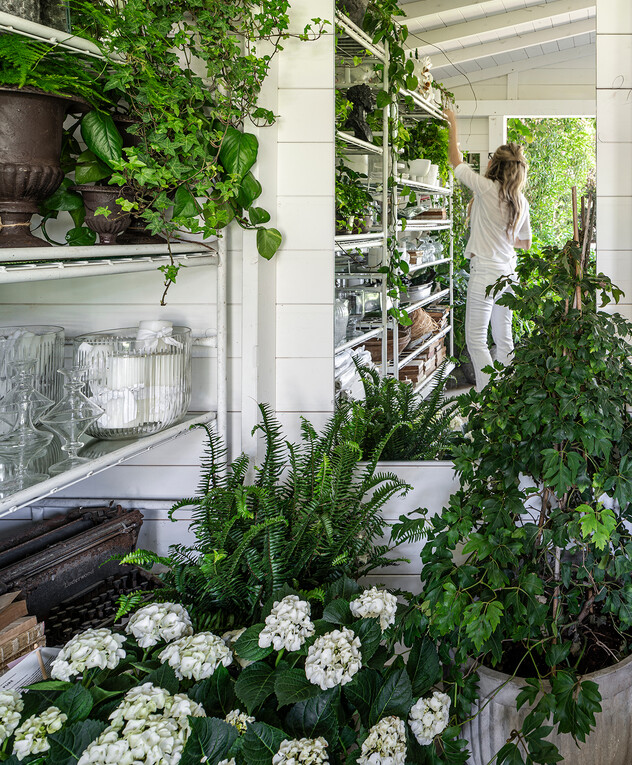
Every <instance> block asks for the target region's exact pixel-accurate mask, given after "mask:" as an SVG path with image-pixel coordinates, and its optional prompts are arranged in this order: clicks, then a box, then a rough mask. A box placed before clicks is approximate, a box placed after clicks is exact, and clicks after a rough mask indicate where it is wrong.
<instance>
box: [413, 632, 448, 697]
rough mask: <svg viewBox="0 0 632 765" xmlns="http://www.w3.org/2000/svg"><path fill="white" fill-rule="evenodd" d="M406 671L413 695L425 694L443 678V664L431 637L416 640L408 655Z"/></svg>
mask: <svg viewBox="0 0 632 765" xmlns="http://www.w3.org/2000/svg"><path fill="white" fill-rule="evenodd" d="M406 672H407V673H408V677H409V678H410V684H411V688H412V692H413V696H424V695H425V694H426V693H427V692H428V691H429V690H430V688H432V686H433V685H434V684H435V683H437V682H439V680H440V679H441V665H440V663H439V655H438V653H437V649H436V648H435V644H434V643H433V642H432V640H430V638H427V637H425V638H424V639H423V640H420V641H416V642H415V644H414V645H413V647H412V650H411V652H410V654H409V656H408V661H407V663H406Z"/></svg>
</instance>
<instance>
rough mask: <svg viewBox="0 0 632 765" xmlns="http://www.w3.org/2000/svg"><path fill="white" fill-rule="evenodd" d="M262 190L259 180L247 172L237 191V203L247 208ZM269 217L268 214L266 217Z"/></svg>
mask: <svg viewBox="0 0 632 765" xmlns="http://www.w3.org/2000/svg"><path fill="white" fill-rule="evenodd" d="M262 191H263V189H262V188H261V184H260V183H259V181H258V180H257V179H256V178H255V177H254V175H253V174H252V173H251V172H247V173H246V175H244V177H243V179H242V181H241V185H240V187H239V191H238V193H237V204H238V205H239V206H240V207H243V208H244V209H248V208H249V207H250V205H251V204H252V203H253V202H254V201H255V199H257V198H258V197H260V196H261V192H262ZM269 217H270V216H268V219H269Z"/></svg>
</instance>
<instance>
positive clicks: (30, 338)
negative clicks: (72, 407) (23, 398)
mask: <svg viewBox="0 0 632 765" xmlns="http://www.w3.org/2000/svg"><path fill="white" fill-rule="evenodd" d="M27 359H34V360H35V369H34V375H35V378H34V383H33V385H34V387H35V389H36V390H37V391H39V392H40V393H42V394H43V395H44V396H47V397H48V398H49V399H51V401H53V402H57V401H59V400H60V399H61V397H62V387H63V386H62V381H61V378H60V376H59V375H58V374H57V370H58V369H60V368H61V367H63V366H64V328H63V327H54V326H48V325H42V324H36V325H30V326H29V325H27V326H23V327H0V398H2V397H3V396H4V395H5V394H6V392H7V390H8V388H9V386H10V376H11V374H10V369H11V364H12V363H13V362H16V361H25V360H27Z"/></svg>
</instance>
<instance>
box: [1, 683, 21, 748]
mask: <svg viewBox="0 0 632 765" xmlns="http://www.w3.org/2000/svg"><path fill="white" fill-rule="evenodd" d="M23 709H24V702H23V701H22V698H21V696H20V694H19V693H18V692H17V691H10V690H6V691H0V745H2V743H3V742H4V741H6V740H7V739H8V738H9V736H10V735H11V734H12V733H13V731H14V730H15V729H16V728H17V727H18V723H19V722H20V717H21V715H22V710H23Z"/></svg>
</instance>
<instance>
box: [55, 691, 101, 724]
mask: <svg viewBox="0 0 632 765" xmlns="http://www.w3.org/2000/svg"><path fill="white" fill-rule="evenodd" d="M92 705H93V701H92V696H91V694H90V691H89V690H88V689H87V688H84V687H83V686H81V685H73V687H72V688H68V690H67V691H64V692H63V693H62V694H61V696H60V697H59V698H58V699H57V700H56V701H55V706H56V707H59V709H61V711H62V712H64V713H65V714H67V715H68V722H69V723H74V722H79V721H80V720H85V719H86V717H88V715H89V714H90V712H91V710H92Z"/></svg>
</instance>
